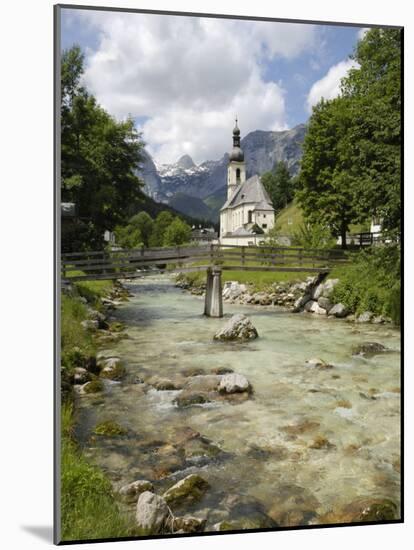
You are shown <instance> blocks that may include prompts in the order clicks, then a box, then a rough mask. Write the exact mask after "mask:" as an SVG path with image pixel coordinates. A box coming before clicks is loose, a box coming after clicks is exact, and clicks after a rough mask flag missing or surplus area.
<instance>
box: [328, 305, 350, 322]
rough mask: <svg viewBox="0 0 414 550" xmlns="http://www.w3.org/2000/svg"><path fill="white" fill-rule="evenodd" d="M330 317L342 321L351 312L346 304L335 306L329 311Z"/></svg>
mask: <svg viewBox="0 0 414 550" xmlns="http://www.w3.org/2000/svg"><path fill="white" fill-rule="evenodd" d="M328 314H329V315H333V316H334V317H338V318H340V319H342V318H343V317H346V316H347V315H348V314H349V310H348V308H347V307H346V306H344V304H335V305H334V306H333V307H332V308H331V309H330V310H329V311H328Z"/></svg>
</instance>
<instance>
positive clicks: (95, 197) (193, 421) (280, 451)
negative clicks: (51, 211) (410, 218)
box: [54, 4, 404, 544]
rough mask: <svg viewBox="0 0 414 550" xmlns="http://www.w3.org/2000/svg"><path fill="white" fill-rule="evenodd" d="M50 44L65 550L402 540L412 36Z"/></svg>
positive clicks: (137, 32) (275, 28)
mask: <svg viewBox="0 0 414 550" xmlns="http://www.w3.org/2000/svg"><path fill="white" fill-rule="evenodd" d="M54 28H55V41H54V55H55V58H54V59H55V63H54V71H55V97H54V100H55V105H54V108H55V111H54V112H55V128H54V135H55V186H54V192H55V370H54V380H55V394H54V410H55V417H54V419H55V435H54V438H55V439H54V441H55V462H54V465H55V468H54V478H55V505H54V513H55V517H54V541H55V544H73V543H86V542H103V541H117V540H139V539H150V538H167V537H168V538H170V537H188V536H205V535H219V534H231V533H246V532H261V531H279V530H289V529H314V528H321V527H324V528H327V527H338V526H355V525H361V524H364V525H372V524H381V523H402V522H403V521H404V494H403V487H404V482H403V480H404V461H403V440H404V425H403V410H404V408H403V403H404V377H403V349H404V338H403V333H404V332H403V319H404V308H403V273H404V240H403V219H402V203H403V168H404V162H403V161H404V155H403V135H404V134H403V121H404V117H403V89H404V86H403V49H404V41H403V28H402V27H391V26H387V25H371V24H369V23H364V24H353V23H352V24H350V23H337V22H335V23H332V22H321V21H304V20H284V19H276V18H275V19H273V18H262V17H256V16H254V14H252V16H249V17H245V16H235V15H217V14H203V13H184V12H174V11H168V12H167V11H153V10H134V9H125V8H105V7H94V6H79V5H66V4H62V5H57V6H55V8H54Z"/></svg>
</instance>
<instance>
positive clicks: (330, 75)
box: [306, 59, 359, 113]
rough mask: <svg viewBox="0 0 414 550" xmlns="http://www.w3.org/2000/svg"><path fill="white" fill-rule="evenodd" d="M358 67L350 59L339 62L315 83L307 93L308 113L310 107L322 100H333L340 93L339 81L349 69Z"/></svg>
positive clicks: (310, 109) (310, 110)
mask: <svg viewBox="0 0 414 550" xmlns="http://www.w3.org/2000/svg"><path fill="white" fill-rule="evenodd" d="M358 66H359V65H358V63H356V62H355V61H353V60H352V59H347V60H345V61H340V62H339V63H337V64H336V65H333V66H332V67H331V68H330V69H329V71H328V72H327V73H326V75H325V76H324V77H322V78H321V79H320V80H318V81H317V82H315V83H314V84H313V85H312V88H311V89H310V91H309V94H308V97H307V99H306V106H307V109H308V111H309V112H310V113H311V112H312V107H313V106H314V105H316V104H317V103H318V102H319V101H320V100H321V99H322V98H324V99H333V98H335V97H338V96H339V95H340V93H341V80H342V78H343V77H344V76H346V75H347V74H348V71H349V70H350V69H354V68H357V67H358Z"/></svg>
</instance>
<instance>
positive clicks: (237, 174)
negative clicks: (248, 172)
mask: <svg viewBox="0 0 414 550" xmlns="http://www.w3.org/2000/svg"><path fill="white" fill-rule="evenodd" d="M236 180H237V183H240V168H236Z"/></svg>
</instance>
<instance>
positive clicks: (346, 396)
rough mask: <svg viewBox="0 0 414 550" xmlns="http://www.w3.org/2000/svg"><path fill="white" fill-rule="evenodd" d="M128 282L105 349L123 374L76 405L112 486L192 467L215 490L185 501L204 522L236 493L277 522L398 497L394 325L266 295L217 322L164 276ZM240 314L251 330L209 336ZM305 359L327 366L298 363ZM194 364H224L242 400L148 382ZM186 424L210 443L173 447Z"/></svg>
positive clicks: (163, 479)
mask: <svg viewBox="0 0 414 550" xmlns="http://www.w3.org/2000/svg"><path fill="white" fill-rule="evenodd" d="M126 287H127V288H128V290H129V291H130V292H131V293H132V294H133V296H132V297H131V298H130V300H129V301H128V302H125V303H124V304H122V305H121V306H120V307H118V308H117V309H116V310H115V311H114V312H113V317H114V318H115V319H116V320H117V321H121V322H123V323H125V324H126V330H125V333H126V334H127V336H128V337H127V338H126V339H122V340H120V341H119V342H117V343H115V344H112V347H109V346H108V347H107V348H106V349H108V350H110V351H113V352H114V354H116V355H117V356H119V357H120V358H121V359H122V361H123V362H124V365H125V367H126V370H127V375H126V377H125V378H124V379H123V380H122V381H121V382H111V381H105V391H104V392H103V393H102V394H95V395H85V396H82V397H79V398H78V409H77V410H78V425H77V437H78V440H79V441H80V443H81V445H82V447H83V449H84V452H85V453H86V454H87V455H88V456H89V457H90V458H92V459H93V460H94V461H95V462H96V463H97V464H98V465H99V466H100V467H101V468H102V469H103V470H104V471H105V472H106V473H107V475H108V476H109V478H110V479H111V481H112V483H113V485H114V486H115V487H116V488H119V487H120V486H122V485H124V484H126V483H130V482H132V481H134V480H136V479H150V480H151V481H152V482H153V483H154V487H155V491H156V492H157V493H158V494H162V492H163V491H165V490H166V489H167V488H169V487H170V486H172V485H173V484H174V483H175V482H176V481H178V480H179V479H182V478H183V477H185V476H186V475H188V474H189V473H193V472H194V473H199V474H200V475H201V476H202V477H203V478H204V479H206V480H207V481H208V483H209V484H210V488H209V490H208V491H207V493H206V495H205V496H204V498H202V499H201V501H198V502H196V503H194V504H193V505H192V506H191V507H189V508H188V510H187V509H186V511H190V512H191V513H193V514H195V515H197V514H199V515H200V516H203V515H204V517H207V527H206V530H213V529H214V527H213V526H214V525H215V523H216V522H217V521H221V520H225V519H227V518H228V517H229V509H231V499H232V498H239V497H243V498H244V499H245V501H244V502H247V512H246V510H245V512H246V513H247V514H248V511H249V510H248V506H251V507H252V509H253V508H254V506H255V505H254V503H260V507H262V508H261V509H263V510H265V511H266V514H269V515H270V517H272V518H274V519H275V521H278V523H279V524H282V525H283V524H302V523H307V524H312V523H319V522H321V521H322V520H321V519H320V518H321V517H324V515H325V517H326V514H329V513H332V512H335V511H336V510H339V509H341V508H343V507H346V506H347V505H348V504H349V503H351V502H353V501H355V500H356V499H362V498H364V499H365V498H375V499H376V498H387V499H391V500H392V501H393V502H395V503H396V504H397V506H399V499H400V474H399V458H400V393H399V392H400V332H399V330H397V329H395V328H393V327H390V326H384V325H372V324H355V323H348V322H345V321H342V320H338V319H330V318H329V319H328V318H322V317H321V316H312V315H311V314H292V313H289V312H286V311H283V310H279V309H277V308H275V307H272V306H270V307H263V306H238V305H229V304H224V313H225V318H224V319H212V318H206V317H204V316H203V315H202V312H203V308H204V301H203V299H202V298H200V297H195V296H193V295H191V294H189V293H187V292H185V291H183V290H181V289H178V288H176V287H175V286H174V283H173V281H172V280H170V279H168V278H167V277H163V276H158V277H155V276H154V277H150V278H146V279H142V280H136V281H134V282H130V283H126ZM235 313H245V314H246V315H247V316H248V317H249V318H250V319H251V321H252V323H253V325H254V326H255V327H256V328H257V330H258V333H259V338H258V339H256V340H254V341H251V342H248V343H242V344H241V343H223V342H214V341H213V335H214V334H215V332H216V331H217V330H218V329H219V328H220V327H222V325H223V323H225V322H226V319H227V318H228V317H230V316H231V315H232V314H235ZM367 341H368V342H380V343H381V344H383V345H384V346H386V347H387V348H389V349H390V351H389V352H387V353H382V354H378V355H375V356H373V357H360V356H352V353H351V350H352V347H353V346H354V345H357V344H360V343H362V342H367ZM313 357H317V358H319V357H320V358H322V359H324V360H325V361H327V362H328V363H330V364H332V365H333V368H331V369H322V370H320V369H318V368H315V367H312V366H310V365H308V364H306V361H307V360H308V359H310V358H313ZM194 367H197V368H200V369H204V371H205V373H206V374H209V373H211V369H213V368H218V367H230V368H232V369H233V370H234V372H237V373H240V374H243V375H244V376H246V378H247V379H248V380H249V381H250V383H251V385H252V387H253V390H254V392H253V394H252V396H251V397H250V398H248V399H245V400H225V399H223V400H221V401H216V402H213V403H206V404H202V405H194V406H189V407H185V408H179V407H177V406H176V405H175V404H174V402H173V400H174V398H175V397H176V396H177V395H178V394H179V391H177V390H173V391H157V390H156V389H154V388H153V387H151V386H149V385H148V384H145V383H143V382H144V381H146V380H148V379H149V378H150V377H151V376H154V375H157V376H159V377H162V378H168V379H171V380H176V379H177V377H178V379H182V377H181V373H182V372H183V371H185V369H189V368H194ZM105 420H114V421H116V422H118V423H119V424H121V425H122V426H123V427H125V428H127V429H128V435H127V436H121V437H112V438H111V437H102V436H94V435H93V434H92V431H93V427H94V426H95V425H96V424H97V423H98V422H102V421H105ZM193 432H199V433H200V434H202V436H203V441H204V440H205V441H206V442H207V443H205V444H204V443H203V445H201V447H202V448H201V451H200V446H198V447H197V445H196V444H195V443H194V442H193V443H192V444H191V445H192V446H191V445H190V444H189V443H187V444H186V445H184V446H183V445H181V442H182V441H183V440H184V439H185V434H186V433H193ZM193 441H195V440H193ZM180 445H181V447H180ZM177 449H178V450H177ZM203 449H204V451H203ZM249 499H250V500H249ZM229 502H230V504H229ZM252 503H253V504H252ZM229 506H230V508H229ZM257 506H259V504H257ZM127 509H130V510H131V511H132V510H133V507H130V508H128V507H127ZM230 515H231V514H230ZM289 515H290V516H289ZM289 517H290V518H291V519H290V520H289V519H286V518H289ZM325 521H326V520H325ZM283 522H285V523H283Z"/></svg>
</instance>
